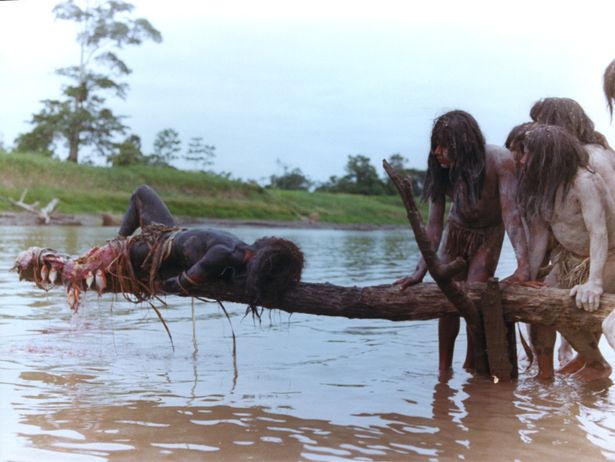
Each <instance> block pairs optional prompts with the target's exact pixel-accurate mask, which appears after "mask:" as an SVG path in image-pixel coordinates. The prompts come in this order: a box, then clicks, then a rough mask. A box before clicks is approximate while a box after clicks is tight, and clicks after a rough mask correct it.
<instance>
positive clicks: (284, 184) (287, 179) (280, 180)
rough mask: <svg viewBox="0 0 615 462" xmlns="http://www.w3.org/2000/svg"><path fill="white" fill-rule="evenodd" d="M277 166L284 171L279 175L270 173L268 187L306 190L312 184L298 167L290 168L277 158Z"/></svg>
mask: <svg viewBox="0 0 615 462" xmlns="http://www.w3.org/2000/svg"><path fill="white" fill-rule="evenodd" d="M276 163H277V164H278V167H282V169H283V170H284V172H283V173H282V174H281V175H271V176H270V177H269V186H268V187H269V188H276V189H288V190H304V191H305V190H308V189H310V187H312V185H313V184H314V183H313V182H312V181H311V180H310V179H309V178H308V177H307V176H305V175H304V174H303V172H302V171H301V169H300V168H298V167H295V168H293V169H291V168H290V167H289V166H288V165H286V164H285V163H283V162H282V161H281V160H280V159H277V161H276Z"/></svg>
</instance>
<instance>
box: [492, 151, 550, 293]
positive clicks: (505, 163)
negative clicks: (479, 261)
mask: <svg viewBox="0 0 615 462" xmlns="http://www.w3.org/2000/svg"><path fill="white" fill-rule="evenodd" d="M498 179H499V184H498V186H499V196H500V208H501V210H502V220H503V222H504V227H505V228H506V234H508V238H509V239H510V242H511V244H512V246H513V249H514V252H515V257H516V260H517V269H516V270H515V272H514V273H513V274H512V275H511V276H509V277H507V278H506V279H504V282H507V283H518V282H525V281H528V280H529V279H530V278H531V270H530V259H529V247H528V237H527V236H526V233H525V229H524V227H523V222H522V220H521V215H520V213H519V208H518V206H517V201H516V198H517V183H518V181H517V177H516V173H515V164H514V161H513V158H512V156H511V155H510V156H506V157H505V158H504V159H502V160H501V162H500V163H499V165H498ZM547 237H548V234H547ZM545 250H546V248H545Z"/></svg>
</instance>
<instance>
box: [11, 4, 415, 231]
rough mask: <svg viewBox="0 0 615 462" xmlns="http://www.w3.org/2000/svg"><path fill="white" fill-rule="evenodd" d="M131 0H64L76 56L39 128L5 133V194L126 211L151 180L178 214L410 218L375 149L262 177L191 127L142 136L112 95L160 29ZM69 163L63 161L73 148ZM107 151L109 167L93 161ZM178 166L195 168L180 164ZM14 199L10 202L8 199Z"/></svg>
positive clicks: (401, 161) (396, 163)
mask: <svg viewBox="0 0 615 462" xmlns="http://www.w3.org/2000/svg"><path fill="white" fill-rule="evenodd" d="M133 10H134V6H133V5H132V4H131V3H129V2H125V1H123V0H101V1H98V2H87V1H84V0H65V1H63V2H61V3H59V4H58V5H56V7H55V8H54V9H53V14H54V16H55V17H56V19H59V20H64V21H70V22H73V23H75V24H77V25H78V26H79V27H78V31H79V32H78V33H77V35H76V37H75V38H76V42H77V44H78V46H79V53H76V54H75V63H73V65H70V66H65V67H60V68H57V69H56V73H57V74H59V75H60V76H62V77H63V79H64V82H63V85H62V87H61V89H60V93H61V96H60V97H59V98H56V99H46V100H43V101H42V102H41V103H42V108H41V109H40V111H39V112H38V113H34V114H33V115H32V119H31V120H30V124H31V130H30V131H29V132H26V133H22V134H20V135H19V136H18V137H17V139H16V140H15V142H14V145H13V146H10V147H9V146H4V145H3V144H2V143H1V142H0V195H2V196H4V197H5V198H6V197H13V198H18V197H19V196H20V194H21V193H22V191H23V190H24V189H25V188H28V190H29V194H28V199H29V200H30V201H32V200H38V201H40V202H41V203H45V201H49V200H51V199H52V198H53V197H57V198H59V199H60V200H61V205H60V207H59V211H60V212H64V213H98V212H110V213H121V212H122V211H123V210H124V208H125V206H126V204H127V202H128V199H129V197H130V193H131V192H132V190H133V189H134V188H135V187H136V186H137V185H139V184H143V183H147V184H149V185H151V186H152V187H154V188H155V189H157V190H158V191H159V192H160V194H162V195H163V197H164V199H165V201H167V203H168V204H169V205H170V207H171V208H172V210H173V212H174V213H175V214H177V215H184V216H192V217H212V218H238V219H251V218H254V219H255V218H258V219H269V220H313V221H325V222H332V223H373V224H385V223H403V222H405V218H404V217H403V210H402V209H401V206H400V200H399V199H398V197H397V192H396V191H395V189H394V187H393V186H392V184H391V182H390V180H389V179H388V178H386V177H385V178H381V177H379V176H378V174H377V171H376V168H375V167H374V166H373V165H371V163H370V158H369V157H367V156H364V155H349V156H348V160H347V163H346V166H345V172H344V174H343V175H340V176H336V175H334V176H331V177H330V178H329V180H327V181H325V182H322V183H317V182H315V181H313V180H312V179H310V178H309V177H307V176H306V175H305V174H304V173H303V172H302V171H301V169H300V168H298V167H292V168H291V167H290V166H288V165H286V164H284V163H282V162H281V161H278V164H279V166H280V167H281V169H282V171H281V172H280V173H278V174H272V175H271V176H270V177H269V183H268V184H266V185H258V184H256V183H255V182H251V181H249V182H248V183H246V182H242V181H239V180H233V179H231V174H230V173H216V172H213V171H211V166H212V165H213V161H214V158H215V155H216V154H215V149H216V148H215V147H214V146H213V145H210V144H207V143H206V142H205V140H204V139H203V137H200V136H192V137H190V138H189V139H188V142H187V143H186V144H185V145H184V144H183V143H182V139H181V138H180V134H179V132H178V131H177V130H175V129H173V128H164V129H162V130H160V131H159V132H158V134H157V135H156V138H155V140H154V144H153V149H152V150H151V151H150V152H147V150H146V149H145V148H144V147H143V146H142V145H141V138H140V136H139V135H137V134H135V133H132V132H131V130H130V128H129V127H128V126H127V125H125V123H124V122H125V120H126V116H122V115H116V114H114V113H113V111H112V110H111V108H110V106H109V104H108V103H107V98H109V97H115V98H121V99H124V98H126V97H127V94H128V85H127V83H126V82H125V80H126V78H127V76H128V75H129V74H130V72H131V69H130V68H129V67H128V64H127V63H126V62H125V61H124V60H123V59H122V57H121V53H122V51H123V50H124V49H125V47H126V46H139V45H141V44H142V43H143V42H145V41H148V40H151V41H154V42H160V41H161V40H162V35H161V33H160V32H159V31H158V30H157V29H156V28H155V27H154V26H153V25H152V24H150V22H149V21H148V20H147V19H145V18H138V17H134V16H133ZM66 154H67V160H68V161H69V162H61V161H59V160H57V159H58V158H60V157H65V156H66ZM101 159H102V160H103V162H104V163H105V164H106V165H107V166H108V167H95V166H94V165H93V164H95V163H100V161H101ZM388 160H389V163H391V164H392V165H393V167H394V168H395V169H397V170H398V171H400V172H401V173H405V174H408V175H410V176H411V178H412V181H413V185H414V190H415V193H417V195H418V194H420V190H421V189H422V182H423V177H424V172H421V171H418V170H413V169H408V168H407V167H406V165H405V164H406V162H407V159H405V158H404V157H403V156H402V155H400V154H393V155H391V156H390V157H389V159H388ZM177 166H181V167H182V168H184V169H190V170H191V171H185V170H178V169H177V168H174V167H177ZM8 207H10V205H9V202H8V201H6V200H5V201H3V202H1V203H0V208H4V209H6V208H8Z"/></svg>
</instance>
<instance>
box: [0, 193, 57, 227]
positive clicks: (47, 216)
mask: <svg viewBox="0 0 615 462" xmlns="http://www.w3.org/2000/svg"><path fill="white" fill-rule="evenodd" d="M26 194H28V189H27V188H26V189H24V191H23V192H22V193H21V196H20V197H19V199H18V200H14V199H12V198H10V197H9V198H8V201H9V202H10V203H11V204H13V205H14V206H15V207H18V208H20V209H22V210H25V211H26V212H29V213H32V214H34V215H36V217H37V219H38V221H39V223H41V224H46V225H48V224H49V223H51V220H52V214H53V212H54V211H55V209H56V207H57V206H58V204H59V203H60V199H58V198H57V197H54V198H53V199H51V200H50V201H49V203H48V204H47V205H46V206H45V207H42V208H41V207H39V202H38V201H36V202H33V203H31V204H28V203H26V202H25V200H26Z"/></svg>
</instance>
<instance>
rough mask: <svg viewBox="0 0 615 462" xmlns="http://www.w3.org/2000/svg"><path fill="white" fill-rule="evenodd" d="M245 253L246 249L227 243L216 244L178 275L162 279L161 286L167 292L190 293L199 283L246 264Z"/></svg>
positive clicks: (221, 275)
mask: <svg viewBox="0 0 615 462" xmlns="http://www.w3.org/2000/svg"><path fill="white" fill-rule="evenodd" d="M245 255H246V253H245V252H244V251H241V250H237V249H235V248H232V247H229V246H228V245H225V244H217V245H214V246H212V247H210V248H209V249H207V251H206V252H205V254H204V255H203V256H202V257H201V258H200V259H199V260H198V261H197V262H196V263H195V264H193V265H192V266H190V267H189V268H187V269H186V270H184V271H182V272H181V273H180V274H178V275H177V276H173V277H171V278H168V279H165V280H164V281H162V283H161V286H160V287H161V289H162V290H163V291H164V292H166V293H189V292H190V289H191V288H193V287H195V286H198V285H199V284H202V283H205V282H207V281H211V280H213V279H217V278H220V277H223V275H224V273H225V272H226V271H229V270H231V271H232V270H238V269H240V268H242V267H243V266H245V261H244V257H245Z"/></svg>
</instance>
